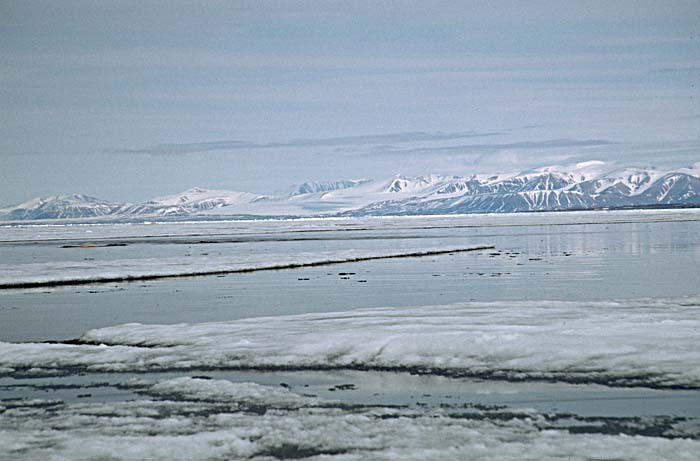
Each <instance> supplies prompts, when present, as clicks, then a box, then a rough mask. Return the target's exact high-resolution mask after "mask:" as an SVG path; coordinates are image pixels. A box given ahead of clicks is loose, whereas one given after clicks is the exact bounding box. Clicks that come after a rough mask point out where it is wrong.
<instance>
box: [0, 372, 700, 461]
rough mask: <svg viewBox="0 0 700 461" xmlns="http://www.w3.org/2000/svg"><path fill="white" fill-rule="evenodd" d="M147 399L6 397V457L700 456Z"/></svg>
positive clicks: (426, 420)
mask: <svg viewBox="0 0 700 461" xmlns="http://www.w3.org/2000/svg"><path fill="white" fill-rule="evenodd" d="M132 386H134V387H138V388H139V389H140V391H139V392H140V393H141V394H142V395H143V399H142V400H136V401H128V402H117V403H95V404H65V403H62V402H55V401H45V400H43V401H42V400H33V401H14V402H4V405H5V406H0V446H1V447H2V450H3V451H2V455H0V457H2V456H5V457H6V458H7V459H48V460H63V459H66V460H67V459H70V460H88V459H170V460H180V459H249V458H255V459H261V460H264V459H299V458H304V459H339V460H366V459H416V460H424V459H455V460H456V459H459V460H465V459H486V458H489V459H506V460H510V459H512V460H515V459H518V460H519V459H523V454H524V453H527V455H526V457H527V458H529V459H570V460H587V459H630V460H632V459H635V460H639V459H649V460H652V459H653V460H656V459H677V460H691V459H697V458H696V456H697V454H698V452H700V442H698V441H697V440H689V439H683V438H675V439H674V438H671V439H666V438H659V437H640V436H625V435H602V434H574V433H570V432H567V431H563V430H556V429H554V427H553V424H552V423H551V422H550V419H549V418H548V417H547V415H542V414H538V413H537V412H534V411H527V410H525V411H514V412H509V411H505V410H502V409H496V408H492V409H491V408H483V409H474V410H472V411H468V412H455V411H451V410H443V409H434V410H425V411H419V410H410V409H406V408H387V407H372V406H357V407H347V406H343V405H341V404H338V403H335V402H332V401H322V400H317V399H313V398H307V397H303V396H301V395H298V394H295V393H292V392H289V391H287V390H284V389H279V388H273V387H270V386H260V385H256V384H251V383H237V384H234V383H231V382H228V381H212V380H204V379H193V378H176V379H171V380H164V381H158V382H155V383H144V382H134V383H132Z"/></svg>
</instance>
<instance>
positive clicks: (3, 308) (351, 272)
mask: <svg viewBox="0 0 700 461" xmlns="http://www.w3.org/2000/svg"><path fill="white" fill-rule="evenodd" d="M0 240H1V241H2V242H0V255H1V256H2V264H3V265H6V266H5V267H7V265H22V264H29V263H34V264H60V263H61V262H65V261H86V260H87V261H93V260H133V259H139V258H153V259H158V258H163V259H165V258H188V257H200V256H205V257H206V256H212V257H220V256H228V257H235V256H236V255H250V254H290V255H293V254H295V253H300V252H318V251H331V252H332V251H336V250H353V249H362V250H372V251H376V252H377V254H381V253H382V252H383V251H394V250H397V249H405V250H407V251H413V250H419V249H421V248H426V247H446V248H456V247H470V246H477V245H494V246H495V249H494V250H486V251H478V252H474V253H456V254H451V255H440V256H430V257H416V258H401V259H385V260H375V261H366V262H361V263H344V264H335V265H329V266H320V267H308V268H299V269H290V270H278V271H261V272H251V273H241V274H228V275H225V276H207V277H183V278H174V279H163V280H153V281H148V282H130V283H126V282H124V283H108V284H94V285H82V286H68V287H59V288H38V289H32V290H0V341H12V342H23V341H43V340H61V339H70V338H75V337H78V336H80V335H81V334H82V333H83V332H85V331H86V330H89V329H92V328H98V327H104V326H110V325H115V324H122V323H129V322H139V323H181V322H188V323H198V322H209V321H225V320H234V319H240V318H246V317H260V316H275V315H286V314H295V313H306V312H331V311H342V310H349V309H355V308H367V307H384V306H393V307H404V306H416V305H431V304H449V303H458V302H464V301H508V300H577V301H589V300H608V299H629V298H646V297H671V296H683V295H690V294H697V293H698V292H700V213H698V212H694V211H686V212H664V211H657V212H643V213H596V214H593V213H568V214H551V215H549V216H547V214H539V215H523V216H512V215H511V216H510V217H503V216H479V217H454V218H420V219H409V218H406V219H393V220H364V221H351V220H350V221H328V222H324V221H310V222H306V223H301V224H300V223H270V222H268V223H250V224H245V223H200V224H194V225H184V224H168V225H162V226H158V227H154V226H150V227H149V226H83V227H81V226H70V227H60V226H59V227H53V228H50V227H48V228H7V227H6V228H0ZM87 241H89V242H91V243H92V242H94V243H96V244H97V247H93V248H81V247H80V246H79V245H80V243H83V242H87ZM107 245H110V246H107ZM1 276H2V274H1V273H0V277H1Z"/></svg>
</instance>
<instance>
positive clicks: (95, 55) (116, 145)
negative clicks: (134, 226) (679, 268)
mask: <svg viewBox="0 0 700 461" xmlns="http://www.w3.org/2000/svg"><path fill="white" fill-rule="evenodd" d="M350 3H351V5H348V4H350ZM0 69H1V70H2V72H0V107H2V111H1V112H0V205H8V204H11V203H16V202H20V201H23V200H26V199H28V198H31V197H33V196H38V195H48V194H57V193H71V192H80V193H86V194H89V195H95V196H98V197H101V198H106V199H111V200H132V201H135V200H144V199H147V198H150V197H153V196H156V195H160V194H165V193H173V192H178V191H180V190H184V189H187V188H189V187H193V186H200V187H208V188H225V189H233V190H247V191H252V192H261V193H270V192H275V191H281V190H285V189H286V188H287V187H289V186H290V185H291V184H295V183H300V182H303V181H305V180H333V179H352V178H375V179H376V178H381V177H384V176H391V175H393V174H397V173H403V174H421V173H447V174H469V173H472V172H484V171H497V170H508V171H510V170H513V169H519V168H528V167H532V166H538V165H542V164H547V163H562V162H568V161H576V160H580V159H588V158H597V159H601V160H608V161H612V162H617V163H618V164H636V165H654V164H656V165H659V166H669V165H670V166H681V165H686V164H690V163H694V162H697V161H700V104H699V103H698V92H699V90H698V88H700V3H699V2H697V0H691V1H665V2H661V1H654V2H645V1H634V2H632V1H616V2H603V1H595V2H594V1H590V2H583V1H581V2H559V1H551V2H537V1H534V2H515V1H514V2H500V1H488V2H468V1H465V2H431V1H420V2H418V1H404V2H365V1H359V2H322V1H307V2H304V1H302V2H265V1H251V2H244V1H221V2H196V1H192V2H183V1H163V2H143V1H133V2H132V1H113V2H101V1H70V0H65V1H61V2H54V1H45V2H39V1H2V2H0Z"/></svg>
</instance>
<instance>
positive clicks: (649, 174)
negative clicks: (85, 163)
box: [0, 160, 700, 221]
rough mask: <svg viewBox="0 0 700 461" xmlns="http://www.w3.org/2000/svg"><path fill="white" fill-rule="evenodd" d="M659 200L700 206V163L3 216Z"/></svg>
mask: <svg viewBox="0 0 700 461" xmlns="http://www.w3.org/2000/svg"><path fill="white" fill-rule="evenodd" d="M655 206H697V207H700V163H696V164H695V165H694V166H693V167H690V168H680V169H674V170H666V171H661V170H657V169H655V168H646V169H642V168H622V169H619V168H618V169H612V170H611V169H610V166H609V165H608V164H606V163H604V162H600V161H595V160H594V161H589V162H583V163H578V164H576V165H572V166H569V167H559V166H548V167H542V168H537V169H534V170H529V171H525V172H519V173H509V174H497V175H470V176H439V175H428V176H418V177H405V176H400V175H399V176H396V177H393V178H389V179H386V180H379V181H373V180H342V181H330V182H307V183H304V184H301V185H299V186H296V187H295V188H294V190H293V191H292V192H290V193H289V194H284V195H276V196H271V195H270V196H268V195H256V194H251V193H247V192H235V191H227V190H206V189H200V188H194V189H190V190H188V191H185V192H182V193H180V194H175V195H168V196H162V197H157V198H154V199H152V200H149V201H147V202H143V203H137V204H129V203H126V204H123V203H112V202H107V201H103V200H100V199H97V198H94V197H88V196H85V195H79V194H74V195H61V196H51V197H43V198H35V199H32V200H30V201H28V202H25V203H22V204H20V205H17V206H15V207H10V208H5V209H0V220H3V221H21V220H47V219H89V220H98V221H103V220H129V219H135V220H138V219H147V218H148V219H152V218H165V217H176V218H178V219H214V218H216V217H229V218H235V217H239V216H240V217H242V216H386V215H420V214H460V213H494V212H525V211H561V210H581V209H601V208H636V207H655Z"/></svg>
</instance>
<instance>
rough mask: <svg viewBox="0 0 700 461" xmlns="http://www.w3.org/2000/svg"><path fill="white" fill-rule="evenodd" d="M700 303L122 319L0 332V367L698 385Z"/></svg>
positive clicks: (6, 370) (15, 370) (13, 371)
mask: <svg viewBox="0 0 700 461" xmlns="http://www.w3.org/2000/svg"><path fill="white" fill-rule="evenodd" d="M699 313H700V297H690V298H687V297H686V298H676V299H665V300H664V299H662V300H638V301H623V302H593V303H582V302H540V301H537V302H534V301H533V302H520V303H511V302H508V303H467V304H458V305H446V306H425V307H419V308H413V309H367V310H357V311H351V312H342V313H331V314H305V315H294V316H282V317H270V318H256V319H245V320H238V321H233V322H226V323H205V324H193V325H190V324H179V325H141V324H126V325H121V326H115V327H110V328H104V329H98V330H92V331H89V332H87V333H85V334H84V335H83V336H82V337H81V338H80V342H81V343H82V344H30V343H27V344H15V343H0V372H2V373H3V374H7V375H25V374H29V375H32V374H41V373H48V374H52V373H63V372H65V371H66V370H71V371H76V370H77V371H80V370H89V371H120V372H125V371H147V370H148V371H153V370H189V369H232V368H244V369H246V368H247V369H368V370H396V371H411V372H415V373H428V374H431V373H432V374H442V375H448V376H472V377H481V378H493V379H508V380H516V381H517V380H533V379H544V380H555V381H562V382H571V383H599V384H606V385H614V386H646V387H654V388H690V389H698V388H700V353H698V348H697V345H698V344H700V315H698V314H699Z"/></svg>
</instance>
